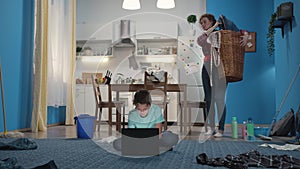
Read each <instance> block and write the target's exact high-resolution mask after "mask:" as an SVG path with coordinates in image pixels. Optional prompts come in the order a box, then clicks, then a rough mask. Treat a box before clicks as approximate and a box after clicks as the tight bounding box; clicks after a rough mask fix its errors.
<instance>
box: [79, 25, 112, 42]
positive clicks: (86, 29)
mask: <svg viewBox="0 0 300 169" xmlns="http://www.w3.org/2000/svg"><path fill="white" fill-rule="evenodd" d="M76 39H77V40H89V39H93V40H112V25H111V24H109V25H105V26H99V24H86V23H82V24H79V23H78V24H76Z"/></svg>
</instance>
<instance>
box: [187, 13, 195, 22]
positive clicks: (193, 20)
mask: <svg viewBox="0 0 300 169" xmlns="http://www.w3.org/2000/svg"><path fill="white" fill-rule="evenodd" d="M187 21H188V22H189V23H195V22H196V21H197V17H196V15H189V16H188V17H187Z"/></svg>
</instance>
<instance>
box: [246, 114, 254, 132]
mask: <svg viewBox="0 0 300 169" xmlns="http://www.w3.org/2000/svg"><path fill="white" fill-rule="evenodd" d="M246 127H247V137H249V136H250V137H254V123H253V121H252V118H248V121H247V124H246Z"/></svg>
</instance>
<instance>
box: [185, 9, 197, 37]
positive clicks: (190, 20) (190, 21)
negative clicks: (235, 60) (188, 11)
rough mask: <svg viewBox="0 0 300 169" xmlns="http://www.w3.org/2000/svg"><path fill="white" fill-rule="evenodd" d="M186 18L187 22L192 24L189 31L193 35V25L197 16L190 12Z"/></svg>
mask: <svg viewBox="0 0 300 169" xmlns="http://www.w3.org/2000/svg"><path fill="white" fill-rule="evenodd" d="M186 19H187V22H188V23H189V24H191V26H192V32H191V34H192V35H193V36H194V35H195V33H196V31H195V29H194V27H195V23H196V21H197V17H196V15H193V14H192V15H189V16H188V17H187V18H186Z"/></svg>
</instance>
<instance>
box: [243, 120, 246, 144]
mask: <svg viewBox="0 0 300 169" xmlns="http://www.w3.org/2000/svg"><path fill="white" fill-rule="evenodd" d="M246 130H247V127H246V121H243V125H242V138H243V139H244V140H245V139H246V138H247V131H246Z"/></svg>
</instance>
